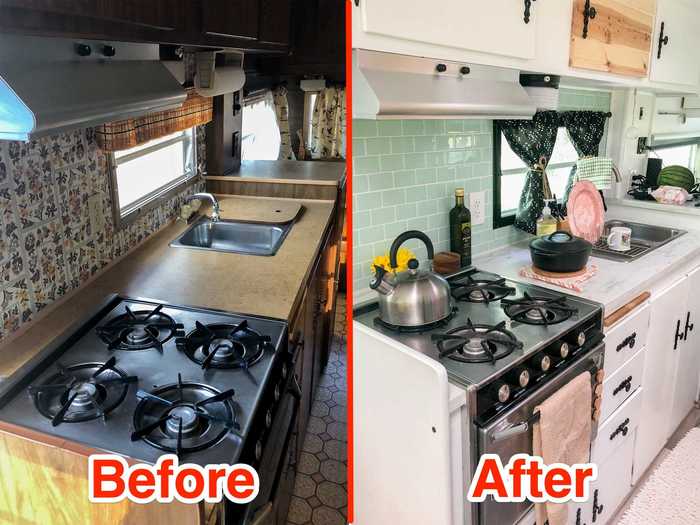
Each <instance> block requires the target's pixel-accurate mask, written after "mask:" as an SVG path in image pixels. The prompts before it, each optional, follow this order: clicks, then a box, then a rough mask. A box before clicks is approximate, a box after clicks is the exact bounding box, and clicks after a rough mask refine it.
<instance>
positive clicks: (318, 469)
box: [287, 295, 348, 525]
mask: <svg viewBox="0 0 700 525" xmlns="http://www.w3.org/2000/svg"><path fill="white" fill-rule="evenodd" d="M345 311H346V309H345V296H344V295H339V296H338V306H337V309H336V324H335V337H334V339H333V346H332V348H331V353H330V357H329V359H328V366H327V368H326V371H325V373H324V375H323V377H322V378H321V382H320V383H319V387H318V391H317V392H316V398H315V400H314V405H313V408H312V410H311V417H310V418H309V426H308V428H307V430H306V438H305V439H304V444H303V446H302V453H301V460H300V462H299V468H298V471H297V479H296V485H295V487H294V495H293V496H292V502H291V505H290V507H289V514H288V515H287V521H288V525H344V524H345V523H347V505H348V492H347V466H348V456H347V444H348V443H347V441H348V438H347V425H346V423H347V380H346V375H345V351H346V339H345V330H346V320H345Z"/></svg>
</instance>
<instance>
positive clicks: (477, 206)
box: [469, 191, 486, 225]
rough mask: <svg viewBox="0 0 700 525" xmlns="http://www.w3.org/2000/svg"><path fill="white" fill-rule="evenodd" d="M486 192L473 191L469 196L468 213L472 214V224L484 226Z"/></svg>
mask: <svg viewBox="0 0 700 525" xmlns="http://www.w3.org/2000/svg"><path fill="white" fill-rule="evenodd" d="M485 206H486V192H484V191H474V192H472V193H470V194H469V211H470V212H471V214H472V224H473V225H477V224H484V220H485V216H486V210H485V209H484V208H485Z"/></svg>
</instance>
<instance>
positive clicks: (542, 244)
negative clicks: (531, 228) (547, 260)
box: [530, 231, 593, 253]
mask: <svg viewBox="0 0 700 525" xmlns="http://www.w3.org/2000/svg"><path fill="white" fill-rule="evenodd" d="M530 247H531V248H534V249H535V250H538V251H542V252H550V253H579V252H582V251H586V250H591V249H592V247H593V246H592V245H591V243H590V242H588V241H587V240H585V239H582V238H581V237H574V236H573V235H571V234H570V233H569V232H567V231H556V232H554V233H551V234H549V235H544V236H542V237H537V238H536V239H533V240H532V241H530Z"/></svg>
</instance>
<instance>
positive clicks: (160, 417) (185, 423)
mask: <svg viewBox="0 0 700 525" xmlns="http://www.w3.org/2000/svg"><path fill="white" fill-rule="evenodd" d="M234 395H235V391H234V390H233V389H229V390H225V391H223V392H220V391H218V390H216V389H214V388H212V387H210V386H208V385H202V384H198V383H190V382H183V381H182V376H181V374H178V375H177V383H174V384H171V385H165V386H162V387H159V388H157V389H155V390H153V391H152V392H145V391H143V390H139V391H138V392H137V393H136V396H137V397H138V398H139V399H140V401H139V404H138V405H137V406H136V410H135V412H134V429H135V430H134V431H133V432H132V434H131V440H132V441H139V440H143V441H145V442H146V443H148V444H149V445H150V446H152V447H155V448H158V449H160V450H165V451H167V452H174V453H175V454H177V455H178V456H181V455H183V454H187V453H190V452H197V451H199V450H204V449H207V448H210V447H212V446H214V445H215V444H217V443H219V442H220V441H221V440H222V439H223V438H224V437H225V436H226V435H227V434H228V433H229V432H233V433H234V434H236V435H238V436H239V437H240V435H239V434H238V430H240V424H239V423H238V420H237V417H236V411H235V409H234V406H233V404H232V399H233V397H234Z"/></svg>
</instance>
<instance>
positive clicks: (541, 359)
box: [530, 354, 552, 372]
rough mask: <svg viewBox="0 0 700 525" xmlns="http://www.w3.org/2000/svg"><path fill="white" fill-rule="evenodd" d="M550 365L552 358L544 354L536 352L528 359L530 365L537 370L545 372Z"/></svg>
mask: <svg viewBox="0 0 700 525" xmlns="http://www.w3.org/2000/svg"><path fill="white" fill-rule="evenodd" d="M550 366H552V360H551V359H550V357H549V356H548V355H545V354H537V355H536V356H535V357H533V358H532V359H531V360H530V367H531V368H533V369H535V370H536V371H537V372H546V371H547V370H549V367H550Z"/></svg>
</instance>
